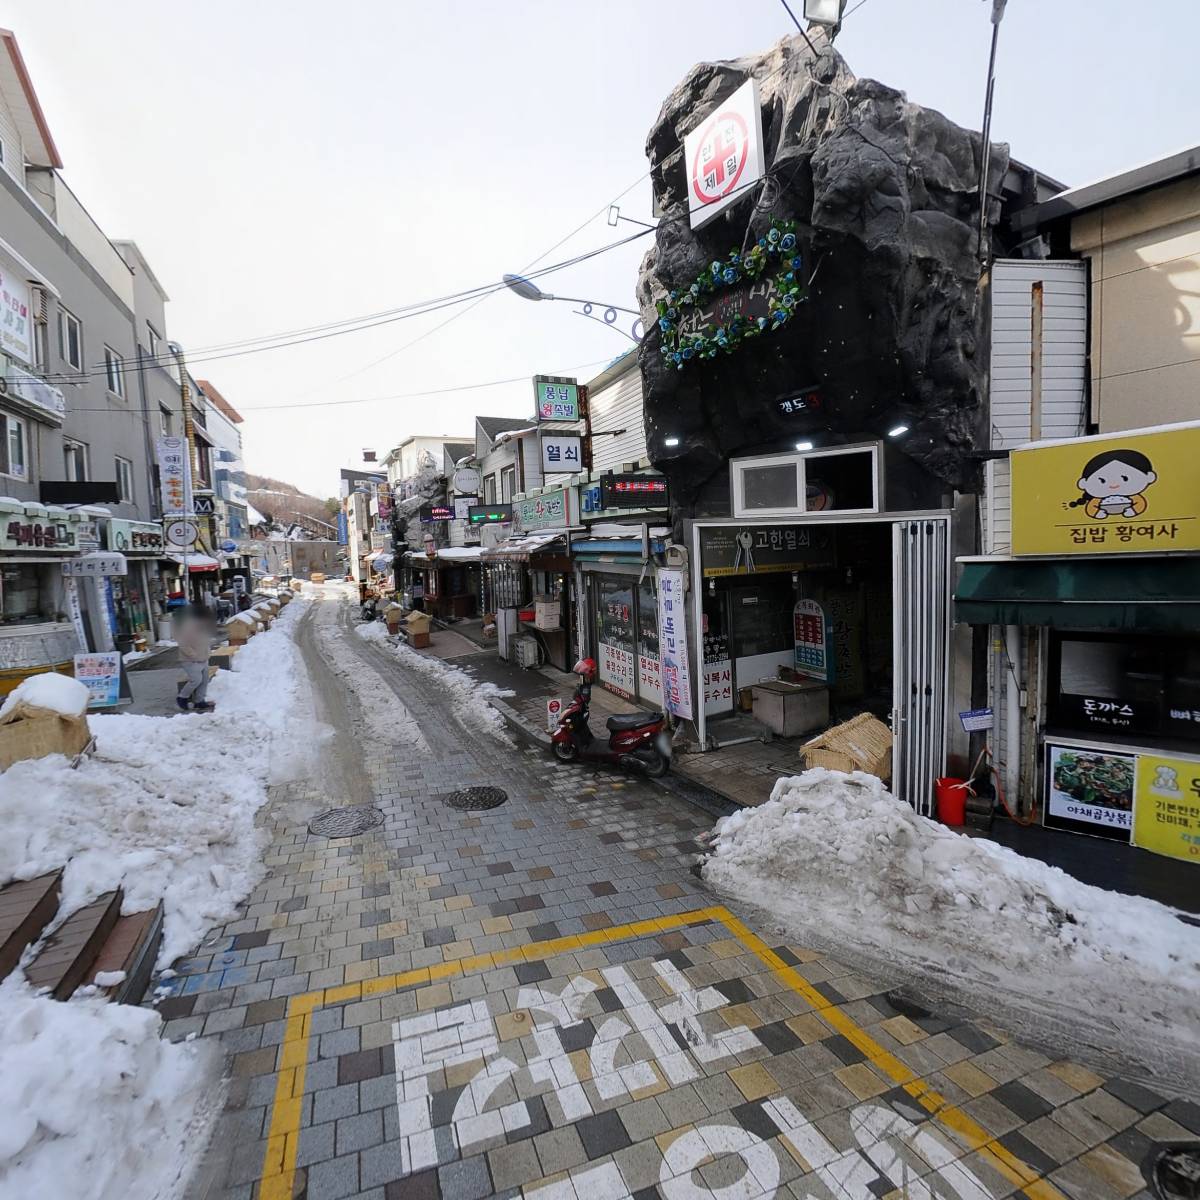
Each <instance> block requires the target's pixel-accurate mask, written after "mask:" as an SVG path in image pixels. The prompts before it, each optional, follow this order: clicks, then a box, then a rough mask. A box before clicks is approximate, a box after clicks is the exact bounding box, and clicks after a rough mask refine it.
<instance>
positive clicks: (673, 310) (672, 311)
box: [667, 308, 679, 321]
mask: <svg viewBox="0 0 1200 1200" xmlns="http://www.w3.org/2000/svg"><path fill="white" fill-rule="evenodd" d="M667 316H668V317H670V318H671V320H672V321H674V320H675V318H676V317H677V316H679V309H677V308H668V309H667Z"/></svg>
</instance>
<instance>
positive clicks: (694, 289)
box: [688, 283, 700, 296]
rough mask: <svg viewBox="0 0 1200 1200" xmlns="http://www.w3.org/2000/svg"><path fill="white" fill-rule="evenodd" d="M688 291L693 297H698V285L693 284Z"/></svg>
mask: <svg viewBox="0 0 1200 1200" xmlns="http://www.w3.org/2000/svg"><path fill="white" fill-rule="evenodd" d="M688 291H689V292H691V294H692V295H693V296H698V295H700V285H699V284H698V283H693V284H692V286H691V287H690V288H688Z"/></svg>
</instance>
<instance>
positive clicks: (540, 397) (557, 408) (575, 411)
mask: <svg viewBox="0 0 1200 1200" xmlns="http://www.w3.org/2000/svg"><path fill="white" fill-rule="evenodd" d="M533 390H534V394H535V395H536V397H537V416H538V420H539V421H578V420H579V381H578V380H575V379H567V378H565V377H564V376H560V375H535V376H534V377H533Z"/></svg>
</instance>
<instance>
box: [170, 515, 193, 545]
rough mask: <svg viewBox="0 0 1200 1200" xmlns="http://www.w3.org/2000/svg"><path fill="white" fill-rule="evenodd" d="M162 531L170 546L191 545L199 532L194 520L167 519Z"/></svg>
mask: <svg viewBox="0 0 1200 1200" xmlns="http://www.w3.org/2000/svg"><path fill="white" fill-rule="evenodd" d="M163 532H164V533H165V534H166V535H167V541H168V542H169V543H170V544H171V545H172V546H193V545H195V543H196V538H197V537H198V536H199V534H200V531H199V529H197V528H196V524H195V522H194V521H168V522H167V523H166V525H165V526H164V527H163Z"/></svg>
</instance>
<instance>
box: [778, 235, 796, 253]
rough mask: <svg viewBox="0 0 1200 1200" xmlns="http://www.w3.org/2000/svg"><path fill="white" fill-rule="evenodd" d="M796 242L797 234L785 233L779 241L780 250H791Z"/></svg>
mask: <svg viewBox="0 0 1200 1200" xmlns="http://www.w3.org/2000/svg"><path fill="white" fill-rule="evenodd" d="M795 244H796V235H795V234H794V233H785V234H784V235H783V237H782V238H781V239H780V241H779V248H780V250H790V249H791V248H792V247H793V246H794V245H795Z"/></svg>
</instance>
